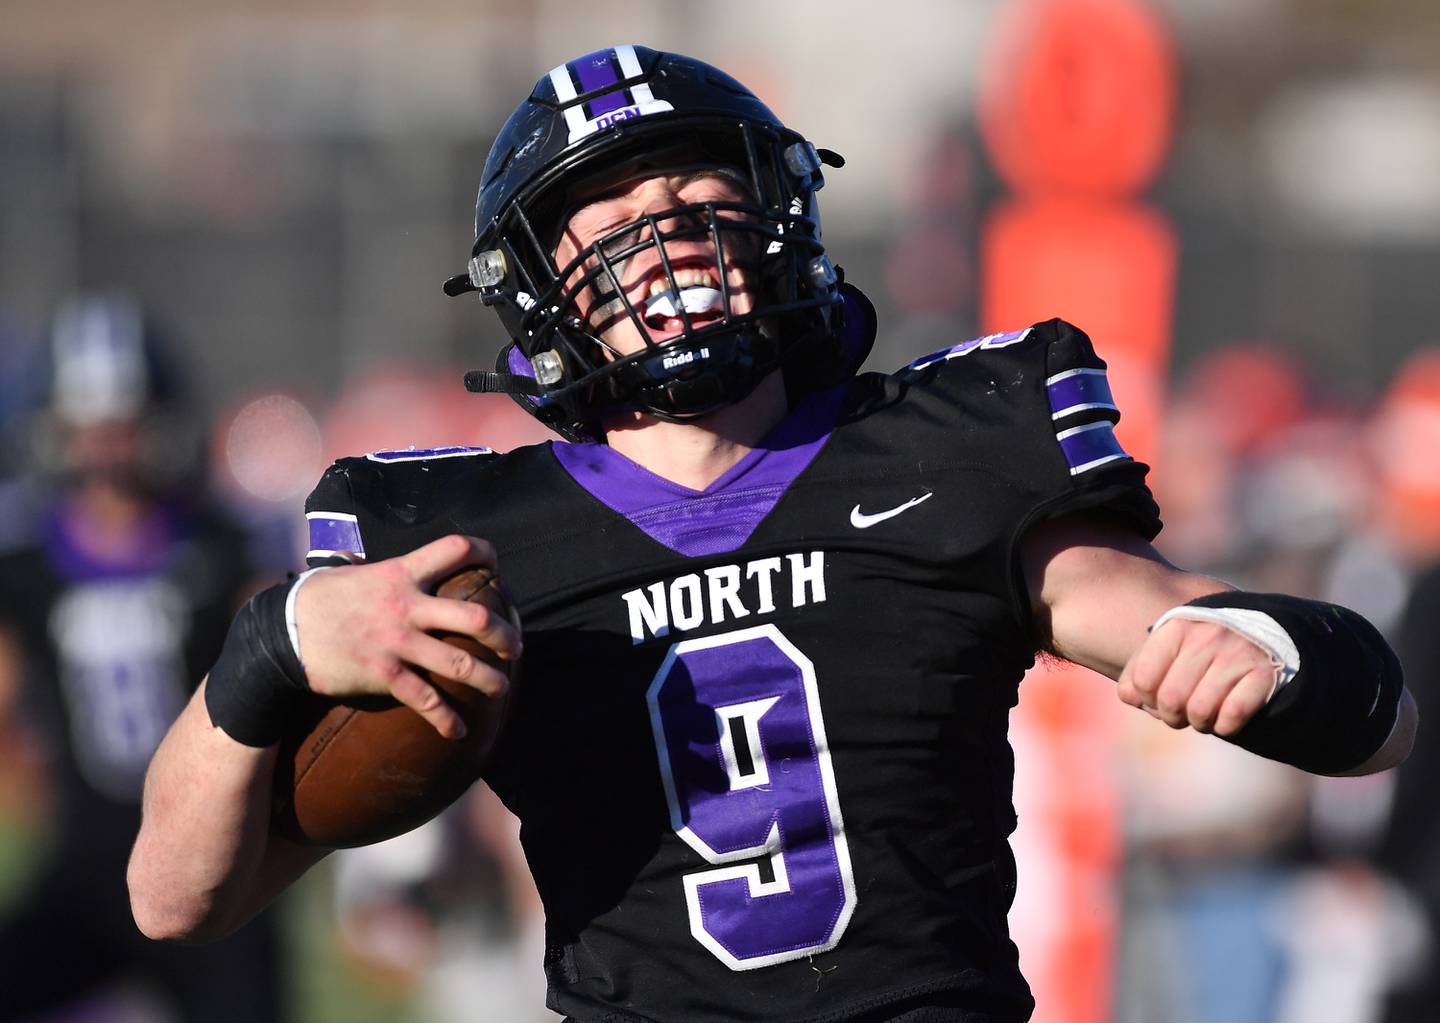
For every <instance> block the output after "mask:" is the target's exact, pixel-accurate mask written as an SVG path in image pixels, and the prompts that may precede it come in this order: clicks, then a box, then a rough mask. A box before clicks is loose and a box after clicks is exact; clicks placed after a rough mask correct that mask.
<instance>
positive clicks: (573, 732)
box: [307, 320, 1160, 1023]
mask: <svg viewBox="0 0 1440 1023" xmlns="http://www.w3.org/2000/svg"><path fill="white" fill-rule="evenodd" d="M1117 418H1118V412H1117V411H1116V409H1115V404H1114V401H1113V399H1112V398H1111V395H1110V391H1109V388H1108V386H1107V384H1106V380H1105V372H1104V363H1103V362H1102V361H1101V360H1100V359H1099V358H1098V357H1097V356H1096V355H1095V353H1094V351H1093V349H1092V348H1091V345H1090V342H1089V340H1088V339H1087V338H1086V337H1085V335H1084V334H1083V333H1081V332H1080V331H1078V330H1076V329H1075V328H1074V327H1072V326H1070V325H1068V324H1065V323H1063V322H1061V321H1058V320H1055V321H1050V322H1047V323H1042V324H1038V325H1036V326H1034V327H1031V328H1029V329H1027V330H1023V331H1017V332H1015V333H1011V334H1001V335H992V336H990V337H986V338H980V339H977V340H975V341H972V342H968V343H967V344H964V345H959V346H956V347H954V348H951V349H948V350H946V351H942V352H938V353H936V354H934V355H931V356H927V357H926V358H923V359H919V360H917V361H916V362H914V363H912V364H911V365H910V366H908V367H906V368H905V369H903V370H901V371H900V372H898V373H896V374H893V375H889V376H886V375H881V374H864V375H861V376H859V377H857V378H855V379H854V380H852V381H850V382H849V383H848V384H846V385H844V386H842V387H840V388H837V389H835V390H833V391H828V392H823V393H817V394H812V395H810V396H808V397H807V398H805V399H804V400H803V401H801V402H800V403H799V404H798V405H797V406H796V407H795V408H794V409H793V410H792V411H791V413H790V415H789V416H788V417H787V418H786V419H785V420H784V421H783V422H782V423H780V424H779V426H777V427H776V429H775V430H774V431H773V432H772V433H771V434H770V435H769V436H768V437H767V438H766V439H765V440H764V441H763V442H762V443H761V444H760V445H759V446H758V447H757V448H756V450H754V451H752V452H751V453H750V454H749V455H747V456H746V457H745V458H744V459H742V460H741V461H740V463H739V464H737V465H736V466H734V467H733V468H732V469H731V470H730V471H728V472H727V473H725V475H723V476H722V477H721V478H720V479H718V480H717V481H716V482H715V483H714V484H712V485H711V486H709V487H707V488H706V489H705V490H704V491H695V490H691V489H689V488H686V487H682V486H679V485H677V484H675V483H672V482H670V481H668V480H665V479H663V478H660V477H658V476H655V475H654V474H652V473H650V472H648V471H646V470H645V469H643V468H641V467H640V466H638V465H636V464H634V463H632V462H630V461H629V460H627V459H625V458H624V457H623V456H621V455H619V454H618V453H617V452H615V451H613V450H612V449H610V448H608V447H606V446H603V445H576V444H564V443H560V442H555V443H551V444H542V445H536V446H532V447H527V448H521V449H518V450H516V451H513V452H510V453H508V454H505V455H496V454H491V453H488V452H486V451H484V450H483V449H463V448H455V449H443V450H437V451H428V452H427V451H401V452H387V453H380V454H376V455H370V456H366V457H364V458H352V459H345V460H343V461H340V462H338V463H336V464H335V465H334V466H333V467H332V468H331V469H330V470H329V471H328V472H327V474H326V475H325V477H324V479H323V480H322V481H321V483H320V485H319V486H318V487H317V489H316V490H315V491H314V493H313V494H312V496H311V497H310V500H309V502H308V504H307V515H308V517H309V519H310V528H311V536H312V546H313V548H314V549H313V550H312V552H311V553H312V556H311V564H313V565H319V564H331V563H335V562H336V561H337V560H340V559H347V560H358V559H368V560H376V559H380V558H387V557H391V556H394V555H397V554H400V553H402V552H405V551H408V550H411V549H413V548H415V547H417V546H419V545H420V544H423V543H425V542H428V541H430V540H432V539H435V538H437V537H440V536H443V535H446V534H449V533H465V534H472V535H475V536H481V537H484V538H486V539H488V540H490V541H492V542H493V543H494V544H495V546H496V548H497V549H498V551H499V558H500V570H501V573H502V575H503V576H504V578H505V580H506V582H507V583H508V585H509V587H510V589H511V591H512V593H513V595H514V597H515V599H516V601H517V604H518V606H519V610H520V613H521V615H522V617H523V619H524V623H525V657H524V662H523V666H522V671H523V677H522V678H521V680H520V682H519V684H518V686H517V712H516V714H515V717H514V719H513V721H512V722H511V724H510V725H509V727H508V728H507V730H506V732H505V734H504V736H503V737H502V740H501V743H500V746H499V748H498V751H497V753H496V756H495V758H494V760H493V762H492V763H491V765H490V767H489V769H488V771H487V775H486V778H487V781H488V782H489V783H490V784H491V785H492V786H494V788H495V790H496V791H497V792H498V793H499V794H500V796H501V797H502V798H503V799H504V801H505V802H506V804H507V805H508V806H509V807H510V808H511V809H512V810H513V811H514V812H515V813H516V814H517V815H518V816H519V817H520V820H521V822H522V831H521V839H522V842H523V844H524V847H525V852H526V855H527V857H528V859H529V862H530V866H531V869H532V871H533V872H534V875H535V880H536V882H537V884H538V886H539V889H540V893H541V896H542V898H543V900H544V904H545V910H546V916H547V933H548V941H547V945H548V948H547V954H546V970H547V973H548V976H549V981H550V1004H551V1007H552V1008H555V1009H557V1010H558V1011H560V1012H563V1013H567V1014H569V1015H570V1016H571V1017H573V1018H574V1019H576V1020H581V1021H596V1020H657V1021H667V1023H668V1021H682V1020H683V1021H689V1023H707V1021H715V1023H718V1021H727V1023H734V1021H741V1020H755V1021H759V1020H764V1021H771V1023H773V1021H800V1020H808V1021H820V1020H847V1019H867V1020H869V1019H888V1018H891V1017H892V1016H893V1015H895V1014H896V1013H897V1012H899V1011H900V1010H901V1009H902V1008H903V1007H906V1006H912V1005H927V1004H932V1003H933V1004H935V1005H944V1006H950V1007H953V1012H952V1013H951V1014H949V1015H943V1016H940V1015H935V1016H926V1018H927V1019H932V1018H933V1019H939V1018H945V1019H956V1020H959V1019H967V1020H975V1019H994V1020H1006V1021H1008V1020H1023V1019H1025V1018H1027V1017H1028V1016H1029V1013H1030V1010H1031V1007H1032V1002H1031V998H1030V994H1029V991H1028V988H1027V986H1026V984H1025V982H1024V980H1023V978H1022V977H1021V975H1020V971H1019V969H1018V966H1017V957H1016V950H1015V947H1014V945H1013V944H1012V943H1011V941H1010V940H1009V937H1008V932H1007V926H1006V911H1007V909H1008V906H1009V903H1010V901H1011V897H1012V895H1013V891H1014V876H1013V860H1012V859H1011V857H1010V854H1009V849H1008V845H1007V836H1008V835H1009V834H1010V832H1011V831H1012V830H1013V828H1014V826H1015V815H1014V810H1013V808H1012V805H1011V783H1012V775H1013V761H1012V757H1011V753H1010V748H1009V745H1008V743H1007V740H1006V728H1007V722H1008V715H1009V711H1010V708H1011V707H1013V706H1014V705H1015V702H1016V696H1017V685H1018V683H1019V681H1020V678H1021V676H1022V674H1023V673H1024V672H1025V670H1026V669H1027V668H1028V667H1029V666H1030V665H1031V664H1032V661H1033V655H1034V653H1035V647H1036V642H1035V638H1034V630H1033V627H1032V622H1031V620H1030V612H1029V601H1028V597H1027V593H1026V588H1025V584H1024V581H1023V578H1022V575H1021V572H1020V568H1019V564H1018V557H1017V548H1018V543H1019V541H1020V539H1021V537H1022V536H1023V535H1024V534H1025V531H1026V530H1027V529H1028V528H1029V527H1030V526H1031V525H1033V524H1034V523H1036V522H1039V521H1041V520H1043V519H1046V518H1048V517H1052V516H1056V515H1060V514H1064V513H1066V512H1071V511H1076V510H1080V509H1105V510H1107V511H1109V512H1111V513H1113V514H1115V515H1117V516H1120V517H1121V518H1123V519H1124V520H1126V521H1127V522H1129V523H1131V524H1133V526H1134V528H1135V529H1136V530H1138V531H1139V532H1140V533H1141V534H1142V535H1144V536H1146V537H1147V538H1148V537H1151V536H1153V535H1154V534H1155V533H1156V532H1158V530H1159V528H1160V524H1159V519H1158V511H1157V509H1156V507H1155V504H1154V502H1153V500H1152V499H1151V497H1150V494H1149V492H1148V490H1147V489H1146V488H1145V485H1144V476H1145V472H1146V467H1145V466H1144V465H1141V464H1138V463H1136V462H1135V461H1134V460H1133V459H1131V458H1130V457H1129V456H1128V455H1126V454H1125V452H1124V451H1123V450H1122V449H1121V448H1120V446H1119V444H1118V442H1117V441H1116V439H1115V435H1114V433H1113V430H1112V425H1113V423H1114V422H1115V421H1116V420H1117Z"/></svg>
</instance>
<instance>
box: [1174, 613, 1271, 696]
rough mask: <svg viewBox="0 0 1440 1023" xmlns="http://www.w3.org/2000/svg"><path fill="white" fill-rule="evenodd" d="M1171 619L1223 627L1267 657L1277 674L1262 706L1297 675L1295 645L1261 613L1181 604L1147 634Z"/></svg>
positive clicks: (1269, 618)
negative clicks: (1237, 634) (1208, 623)
mask: <svg viewBox="0 0 1440 1023" xmlns="http://www.w3.org/2000/svg"><path fill="white" fill-rule="evenodd" d="M1172 618H1183V619H1185V620H1186V621H1191V622H1213V623H1214V624H1216V625H1223V626H1225V628H1227V629H1229V630H1230V631H1231V632H1238V633H1239V634H1240V635H1242V636H1244V637H1245V638H1246V639H1248V640H1249V641H1250V642H1252V643H1254V644H1255V645H1256V646H1258V647H1259V648H1260V649H1261V650H1264V651H1265V652H1266V653H1267V654H1269V655H1270V659H1271V660H1272V661H1274V662H1275V667H1276V668H1277V669H1278V670H1277V671H1276V673H1275V685H1274V687H1273V688H1272V689H1271V690H1270V695H1269V696H1267V697H1266V698H1265V702H1266V703H1269V702H1270V701H1271V700H1273V699H1274V698H1275V694H1276V693H1278V692H1279V691H1280V690H1281V688H1282V687H1284V686H1285V685H1286V683H1288V682H1289V681H1290V680H1291V679H1293V678H1294V677H1295V676H1296V675H1297V674H1299V672H1300V651H1299V649H1298V648H1296V646H1295V641H1294V640H1293V639H1291V638H1290V633H1288V632H1286V631H1285V629H1284V628H1283V627H1281V625H1280V623H1279V622H1277V621H1276V620H1275V619H1274V618H1271V617H1270V616H1269V615H1267V614H1266V613H1265V612H1264V611H1252V610H1250V609H1249V608H1240V607H1193V606H1191V605H1190V604H1181V605H1180V606H1179V607H1172V608H1171V609H1170V610H1169V611H1166V612H1165V613H1164V614H1163V615H1161V616H1160V617H1159V618H1157V619H1156V620H1155V624H1154V625H1152V626H1150V631H1151V632H1154V631H1155V630H1156V629H1158V628H1160V626H1162V625H1164V624H1165V623H1166V622H1168V621H1170V619H1172Z"/></svg>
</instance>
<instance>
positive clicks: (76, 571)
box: [44, 504, 183, 582]
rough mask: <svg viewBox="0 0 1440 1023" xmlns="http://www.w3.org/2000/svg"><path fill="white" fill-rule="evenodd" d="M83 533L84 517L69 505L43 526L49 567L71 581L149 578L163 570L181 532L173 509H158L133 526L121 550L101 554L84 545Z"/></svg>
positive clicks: (87, 544) (88, 543)
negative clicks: (143, 576) (142, 576)
mask: <svg viewBox="0 0 1440 1023" xmlns="http://www.w3.org/2000/svg"><path fill="white" fill-rule="evenodd" d="M87 532H88V529H87V526H86V523H85V520H84V518H83V517H82V516H81V515H80V514H79V512H78V510H77V509H76V508H75V507H74V506H72V505H69V504H62V505H61V506H60V507H58V508H57V509H56V510H55V512H54V514H53V515H52V516H51V517H50V519H49V521H48V522H47V523H46V526H45V532H44V544H45V550H46V553H47V554H48V556H49V560H50V564H51V565H52V566H54V568H55V570H56V572H58V573H59V574H60V575H61V576H62V577H63V578H65V579H67V580H69V581H71V582H88V581H93V580H99V579H119V578H125V577H131V576H141V575H153V574H155V573H157V572H159V571H160V570H161V569H163V568H164V566H165V564H166V563H167V561H168V559H169V558H170V556H171V554H172V551H173V548H174V545H175V543H176V541H177V540H179V539H180V538H181V533H182V532H183V529H182V527H181V522H180V518H179V516H178V515H177V514H176V513H175V510H174V509H172V508H167V507H160V508H156V509H155V510H154V511H152V512H151V513H150V514H149V515H148V516H147V517H146V518H144V519H143V520H141V521H140V522H139V523H138V524H137V526H136V529H135V531H134V533H133V534H132V535H131V537H130V539H129V541H128V543H127V544H126V545H125V546H124V547H123V548H120V549H116V550H111V551H108V552H106V553H103V554H102V553H100V551H99V550H98V549H97V546H96V544H95V543H94V542H93V541H91V542H87V540H86V534H87Z"/></svg>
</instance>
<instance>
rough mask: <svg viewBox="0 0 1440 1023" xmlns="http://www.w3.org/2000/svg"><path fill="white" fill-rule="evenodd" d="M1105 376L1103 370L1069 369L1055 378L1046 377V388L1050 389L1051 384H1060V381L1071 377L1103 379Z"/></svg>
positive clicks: (1057, 374)
mask: <svg viewBox="0 0 1440 1023" xmlns="http://www.w3.org/2000/svg"><path fill="white" fill-rule="evenodd" d="M1104 375H1105V371H1104V370H1103V369H1067V370H1065V371H1064V372H1063V373H1056V374H1055V375H1054V376H1052V377H1046V378H1045V386H1046V387H1049V386H1050V385H1051V384H1058V383H1059V382H1060V381H1062V380H1069V379H1070V378H1071V377H1078V376H1097V377H1103V376H1104Z"/></svg>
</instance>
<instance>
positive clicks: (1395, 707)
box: [1190, 590, 1405, 774]
mask: <svg viewBox="0 0 1440 1023" xmlns="http://www.w3.org/2000/svg"><path fill="white" fill-rule="evenodd" d="M1190 604H1191V605H1192V606H1195V607H1235V608H1246V609H1249V610H1252V611H1262V612H1264V613H1265V614H1268V615H1269V616H1270V617H1271V618H1273V619H1275V621H1276V622H1278V623H1279V624H1280V627H1281V628H1282V629H1284V630H1285V631H1286V632H1287V633H1289V635H1290V638H1291V639H1292V640H1293V641H1294V643H1295V647H1296V649H1298V650H1299V651H1300V671H1299V672H1298V673H1297V674H1296V675H1295V677H1294V678H1293V679H1291V680H1290V681H1289V682H1288V683H1286V684H1285V685H1284V686H1282V687H1281V689H1280V691H1279V692H1277V693H1276V694H1275V696H1274V698H1273V699H1272V700H1271V701H1270V702H1269V703H1267V704H1266V705H1265V706H1264V707H1262V708H1260V711H1259V713H1257V714H1256V715H1255V716H1254V717H1253V718H1251V719H1250V720H1249V721H1248V722H1247V723H1246V724H1245V726H1244V727H1243V728H1241V729H1240V731H1238V732H1236V733H1235V734H1234V735H1232V736H1229V741H1230V742H1233V743H1234V744H1235V745H1237V746H1239V747H1241V748H1242V749H1247V750H1249V751H1250V752H1252V753H1257V754H1259V755H1260V756H1262V757H1267V758H1269V759H1271V760H1279V761H1281V762H1283V763H1287V764H1293V765H1294V766H1296V767H1299V768H1301V769H1302V770H1306V771H1312V772H1314V773H1316V774H1337V773H1339V772H1341V771H1348V770H1350V769H1351V768H1353V767H1358V766H1359V765H1360V764H1362V763H1364V762H1365V761H1366V760H1368V759H1369V758H1370V757H1371V756H1372V755H1374V754H1375V753H1376V752H1377V751H1378V750H1379V749H1380V747H1381V746H1383V745H1384V744H1385V740H1386V739H1388V738H1389V737H1390V732H1391V730H1392V729H1393V728H1394V727H1395V719H1396V716H1397V714H1398V713H1399V709H1400V694H1401V693H1402V692H1403V691H1404V688H1405V676H1404V673H1403V672H1402V671H1401V669H1400V661H1399V659H1398V658H1397V657H1396V656H1395V652H1394V651H1393V650H1391V649H1390V644H1388V643H1386V642H1385V640H1384V638H1383V637H1382V636H1381V635H1380V633H1379V632H1378V631H1377V630H1376V628H1375V626H1373V625H1371V624H1370V623H1369V622H1368V621H1366V620H1365V619H1364V618H1362V617H1361V616H1360V615H1358V614H1356V613H1355V612H1354V611H1351V610H1349V609H1348V608H1344V607H1340V606H1338V605H1336V604H1326V603H1324V602H1322V601H1318V600H1306V599H1304V598H1301V597H1291V596H1287V595H1285V594H1280V593H1245V592H1241V591H1235V590H1231V591H1228V592H1223V593H1212V594H1209V595H1207V596H1204V597H1199V598H1197V599H1196V600H1192V601H1190Z"/></svg>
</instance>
